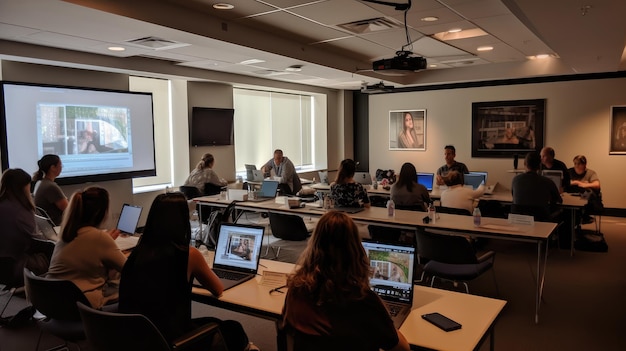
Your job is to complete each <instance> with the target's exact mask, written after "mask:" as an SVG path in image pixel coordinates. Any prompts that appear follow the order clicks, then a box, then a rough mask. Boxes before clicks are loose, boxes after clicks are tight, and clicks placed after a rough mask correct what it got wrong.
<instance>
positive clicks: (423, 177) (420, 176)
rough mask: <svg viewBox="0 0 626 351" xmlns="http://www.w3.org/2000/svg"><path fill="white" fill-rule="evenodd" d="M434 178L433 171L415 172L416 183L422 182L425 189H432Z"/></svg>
mask: <svg viewBox="0 0 626 351" xmlns="http://www.w3.org/2000/svg"><path fill="white" fill-rule="evenodd" d="M434 179H435V174H434V173H423V172H417V183H418V184H422V185H423V186H425V187H426V190H428V191H432V190H433V181H434Z"/></svg>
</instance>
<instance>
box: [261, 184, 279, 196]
mask: <svg viewBox="0 0 626 351" xmlns="http://www.w3.org/2000/svg"><path fill="white" fill-rule="evenodd" d="M276 190H278V182H277V181H275V180H264V181H263V182H262V183H261V197H276Z"/></svg>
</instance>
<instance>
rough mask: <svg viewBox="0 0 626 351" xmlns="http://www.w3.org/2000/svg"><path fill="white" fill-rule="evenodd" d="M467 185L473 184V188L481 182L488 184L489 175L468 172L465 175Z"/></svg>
mask: <svg viewBox="0 0 626 351" xmlns="http://www.w3.org/2000/svg"><path fill="white" fill-rule="evenodd" d="M463 179H464V180H465V185H471V186H472V189H476V188H478V186H480V183H485V184H487V176H486V174H484V173H468V174H464V175H463Z"/></svg>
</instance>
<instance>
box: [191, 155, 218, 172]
mask: <svg viewBox="0 0 626 351" xmlns="http://www.w3.org/2000/svg"><path fill="white" fill-rule="evenodd" d="M214 161H215V157H213V155H211V154H208V153H207V154H204V155H202V159H201V160H200V162H198V164H197V165H196V169H197V170H199V171H201V170H203V169H205V168H209V167H211V164H212V163H213V162H214Z"/></svg>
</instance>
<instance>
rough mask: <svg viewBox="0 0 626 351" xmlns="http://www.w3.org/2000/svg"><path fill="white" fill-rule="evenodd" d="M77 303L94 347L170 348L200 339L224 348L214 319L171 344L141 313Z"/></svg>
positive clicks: (124, 350) (121, 350) (128, 350)
mask: <svg viewBox="0 0 626 351" xmlns="http://www.w3.org/2000/svg"><path fill="white" fill-rule="evenodd" d="M77 306H78V311H79V312H80V315H81V317H82V320H83V326H84V327H85V335H86V336H87V340H88V341H89V344H90V346H91V349H92V350H94V351H135V350H150V351H170V350H175V349H182V348H189V347H191V346H195V345H199V344H200V343H201V344H202V346H201V348H199V349H203V350H211V351H218V350H220V351H227V349H226V345H225V343H224V340H223V338H222V335H221V332H220V329H219V325H218V324H217V323H208V324H206V325H204V326H202V327H200V328H198V329H196V330H193V331H191V332H190V333H189V334H186V335H184V336H182V337H180V338H179V339H177V340H174V341H173V342H172V344H170V343H168V342H167V340H165V338H164V337H163V334H161V332H160V331H159V330H158V328H157V327H156V326H155V325H154V324H153V323H152V322H151V321H150V320H149V319H148V318H147V317H145V316H144V315H141V314H130V313H129V314H126V313H113V312H105V311H99V310H96V309H93V308H91V307H89V306H86V305H84V304H82V303H80V302H78V303H77ZM205 345H206V346H205ZM195 349H198V348H194V350H195Z"/></svg>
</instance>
